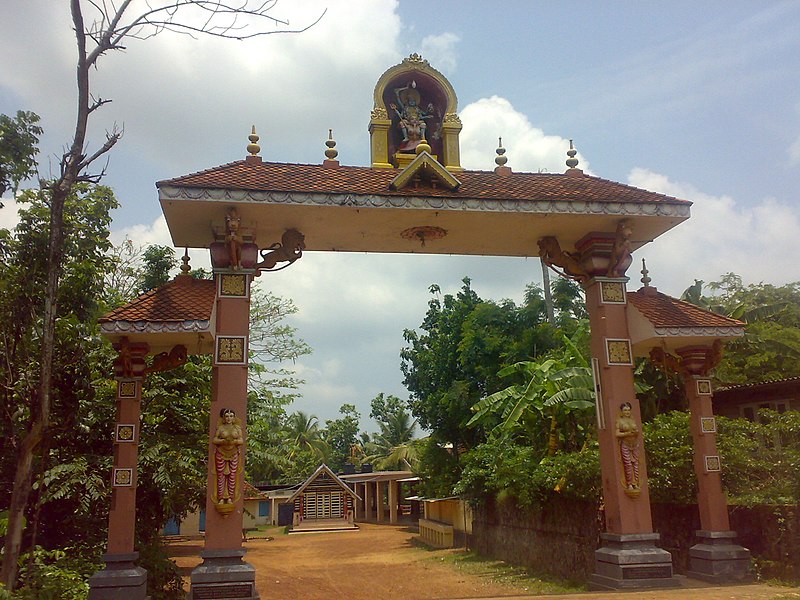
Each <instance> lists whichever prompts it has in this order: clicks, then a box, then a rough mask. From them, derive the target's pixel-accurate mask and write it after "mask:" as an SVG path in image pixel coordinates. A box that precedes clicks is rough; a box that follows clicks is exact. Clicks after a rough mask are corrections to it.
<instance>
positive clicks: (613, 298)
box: [600, 281, 626, 304]
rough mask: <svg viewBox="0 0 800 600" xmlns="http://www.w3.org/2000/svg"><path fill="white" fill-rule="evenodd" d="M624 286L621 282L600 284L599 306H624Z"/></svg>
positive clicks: (602, 282)
mask: <svg viewBox="0 0 800 600" xmlns="http://www.w3.org/2000/svg"><path fill="white" fill-rule="evenodd" d="M625 302H626V300H625V284H624V283H622V282H621V281H601V282H600V303H601V304H625Z"/></svg>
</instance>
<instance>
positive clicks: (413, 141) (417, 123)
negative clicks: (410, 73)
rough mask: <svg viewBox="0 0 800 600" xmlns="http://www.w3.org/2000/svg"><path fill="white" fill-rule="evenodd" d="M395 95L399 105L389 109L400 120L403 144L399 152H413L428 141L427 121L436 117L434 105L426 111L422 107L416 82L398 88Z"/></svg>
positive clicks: (393, 105)
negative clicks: (426, 136)
mask: <svg viewBox="0 0 800 600" xmlns="http://www.w3.org/2000/svg"><path fill="white" fill-rule="evenodd" d="M394 95H395V97H396V98H397V104H394V103H392V104H390V105H389V108H391V109H392V110H393V111H394V112H395V114H396V115H397V117H398V118H399V119H400V121H399V122H398V127H400V131H402V132H403V142H402V143H401V144H400V147H399V148H398V150H399V151H400V152H409V151H413V150H414V149H415V148H416V147H417V146H418V145H419V143H420V142H421V141H422V140H424V139H426V138H425V135H426V131H427V128H428V124H427V123H426V122H425V120H426V119H431V118H433V116H434V114H433V113H434V110H435V109H434V106H433V103H432V102H429V103H428V107H427V108H426V109H423V108H422V107H421V106H420V95H419V91H418V90H417V84H416V82H415V81H412V82H411V83H410V84H408V85H406V86H405V87H401V88H396V89H395V90H394Z"/></svg>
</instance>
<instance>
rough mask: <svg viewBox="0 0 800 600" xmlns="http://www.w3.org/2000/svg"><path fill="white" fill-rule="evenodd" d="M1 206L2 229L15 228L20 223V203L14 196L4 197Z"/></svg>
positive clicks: (0, 227)
mask: <svg viewBox="0 0 800 600" xmlns="http://www.w3.org/2000/svg"><path fill="white" fill-rule="evenodd" d="M2 201H3V208H0V229H14V228H15V227H16V226H17V223H19V212H18V211H19V205H18V204H17V203H16V201H15V200H14V199H13V198H3V200H2Z"/></svg>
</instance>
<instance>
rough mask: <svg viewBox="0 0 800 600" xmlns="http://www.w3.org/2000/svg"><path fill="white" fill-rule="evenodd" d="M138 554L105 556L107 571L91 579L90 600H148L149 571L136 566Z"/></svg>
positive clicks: (98, 572)
mask: <svg viewBox="0 0 800 600" xmlns="http://www.w3.org/2000/svg"><path fill="white" fill-rule="evenodd" d="M138 558H139V553H138V552H131V553H129V554H104V555H103V562H105V563H106V567H105V569H103V570H101V571H97V573H95V574H94V575H92V576H91V577H90V578H89V600H115V599H118V598H125V600H147V599H148V598H149V596H148V595H147V571H145V570H144V569H143V568H142V567H138V566H136V565H135V564H134V562H135V561H136V559H138Z"/></svg>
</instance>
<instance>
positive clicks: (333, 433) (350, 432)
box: [323, 404, 361, 472]
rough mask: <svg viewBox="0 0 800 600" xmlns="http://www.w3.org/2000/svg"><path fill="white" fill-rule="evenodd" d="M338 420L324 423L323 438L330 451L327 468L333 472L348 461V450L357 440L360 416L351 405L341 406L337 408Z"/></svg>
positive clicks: (340, 468)
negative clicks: (339, 415)
mask: <svg viewBox="0 0 800 600" xmlns="http://www.w3.org/2000/svg"><path fill="white" fill-rule="evenodd" d="M339 414H341V415H342V416H341V417H339V418H338V419H329V420H327V421H325V432H324V434H323V438H324V440H325V443H326V444H327V445H328V448H329V449H330V453H329V455H328V466H329V467H330V468H331V469H332V470H333V471H334V472H336V471H340V470H342V469H343V468H344V465H345V463H346V462H348V461H349V460H350V449H351V448H352V447H353V445H354V444H355V443H356V442H357V440H358V423H359V421H360V419H361V415H360V414H359V412H358V410H356V407H355V405H353V404H342V405H341V406H340V407H339Z"/></svg>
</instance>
